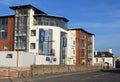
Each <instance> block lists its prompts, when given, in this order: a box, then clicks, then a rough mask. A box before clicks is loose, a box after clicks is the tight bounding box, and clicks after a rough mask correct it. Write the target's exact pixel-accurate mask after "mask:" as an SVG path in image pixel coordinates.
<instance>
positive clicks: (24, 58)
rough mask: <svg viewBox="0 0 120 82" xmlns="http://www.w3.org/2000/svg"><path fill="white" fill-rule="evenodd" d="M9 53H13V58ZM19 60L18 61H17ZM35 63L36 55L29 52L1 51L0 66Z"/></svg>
mask: <svg viewBox="0 0 120 82" xmlns="http://www.w3.org/2000/svg"><path fill="white" fill-rule="evenodd" d="M7 54H12V58H7ZM17 62H18V63H17ZM34 63H35V55H34V54H33V53H29V52H17V51H6V52H5V51H1V52H0V66H1V67H2V66H3V67H17V64H18V67H30V66H31V65H33V64H34Z"/></svg>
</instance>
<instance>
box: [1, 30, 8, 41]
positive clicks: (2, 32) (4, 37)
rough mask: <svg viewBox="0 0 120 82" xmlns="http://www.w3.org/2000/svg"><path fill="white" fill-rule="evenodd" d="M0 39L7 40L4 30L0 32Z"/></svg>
mask: <svg viewBox="0 0 120 82" xmlns="http://www.w3.org/2000/svg"><path fill="white" fill-rule="evenodd" d="M0 39H7V32H6V31H5V30H0Z"/></svg>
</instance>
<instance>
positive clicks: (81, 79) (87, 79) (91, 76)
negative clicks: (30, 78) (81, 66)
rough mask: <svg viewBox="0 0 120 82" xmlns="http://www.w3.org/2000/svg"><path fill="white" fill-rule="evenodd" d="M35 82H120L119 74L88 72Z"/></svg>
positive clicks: (52, 77)
mask: <svg viewBox="0 0 120 82" xmlns="http://www.w3.org/2000/svg"><path fill="white" fill-rule="evenodd" d="M34 82H120V73H119V72H111V71H110V72H88V73H76V74H75V73H74V74H69V75H61V76H51V77H48V78H42V79H39V80H38V81H34Z"/></svg>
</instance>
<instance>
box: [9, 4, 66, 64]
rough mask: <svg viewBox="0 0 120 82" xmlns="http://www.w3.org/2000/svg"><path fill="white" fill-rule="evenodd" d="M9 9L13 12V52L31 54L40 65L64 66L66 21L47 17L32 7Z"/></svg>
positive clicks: (24, 6)
mask: <svg viewBox="0 0 120 82" xmlns="http://www.w3.org/2000/svg"><path fill="white" fill-rule="evenodd" d="M10 8H11V9H13V10H14V11H15V31H14V50H18V51H26V52H33V53H34V54H36V55H37V57H36V61H37V62H36V63H37V64H40V61H41V60H42V63H41V64H45V63H46V64H49V63H54V62H56V63H55V64H65V55H67V53H66V43H67V42H65V41H66V39H67V22H68V19H66V18H64V17H59V16H51V15H48V14H46V13H45V12H43V11H41V10H39V9H37V8H35V7H34V6H32V5H20V6H12V7H10ZM63 44H64V45H63Z"/></svg>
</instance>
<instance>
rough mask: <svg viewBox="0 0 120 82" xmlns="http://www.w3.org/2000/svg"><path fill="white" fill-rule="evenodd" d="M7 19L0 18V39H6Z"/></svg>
mask: <svg viewBox="0 0 120 82" xmlns="http://www.w3.org/2000/svg"><path fill="white" fill-rule="evenodd" d="M7 23H8V19H7V18H0V39H7V35H8V34H7V32H8V26H7Z"/></svg>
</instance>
